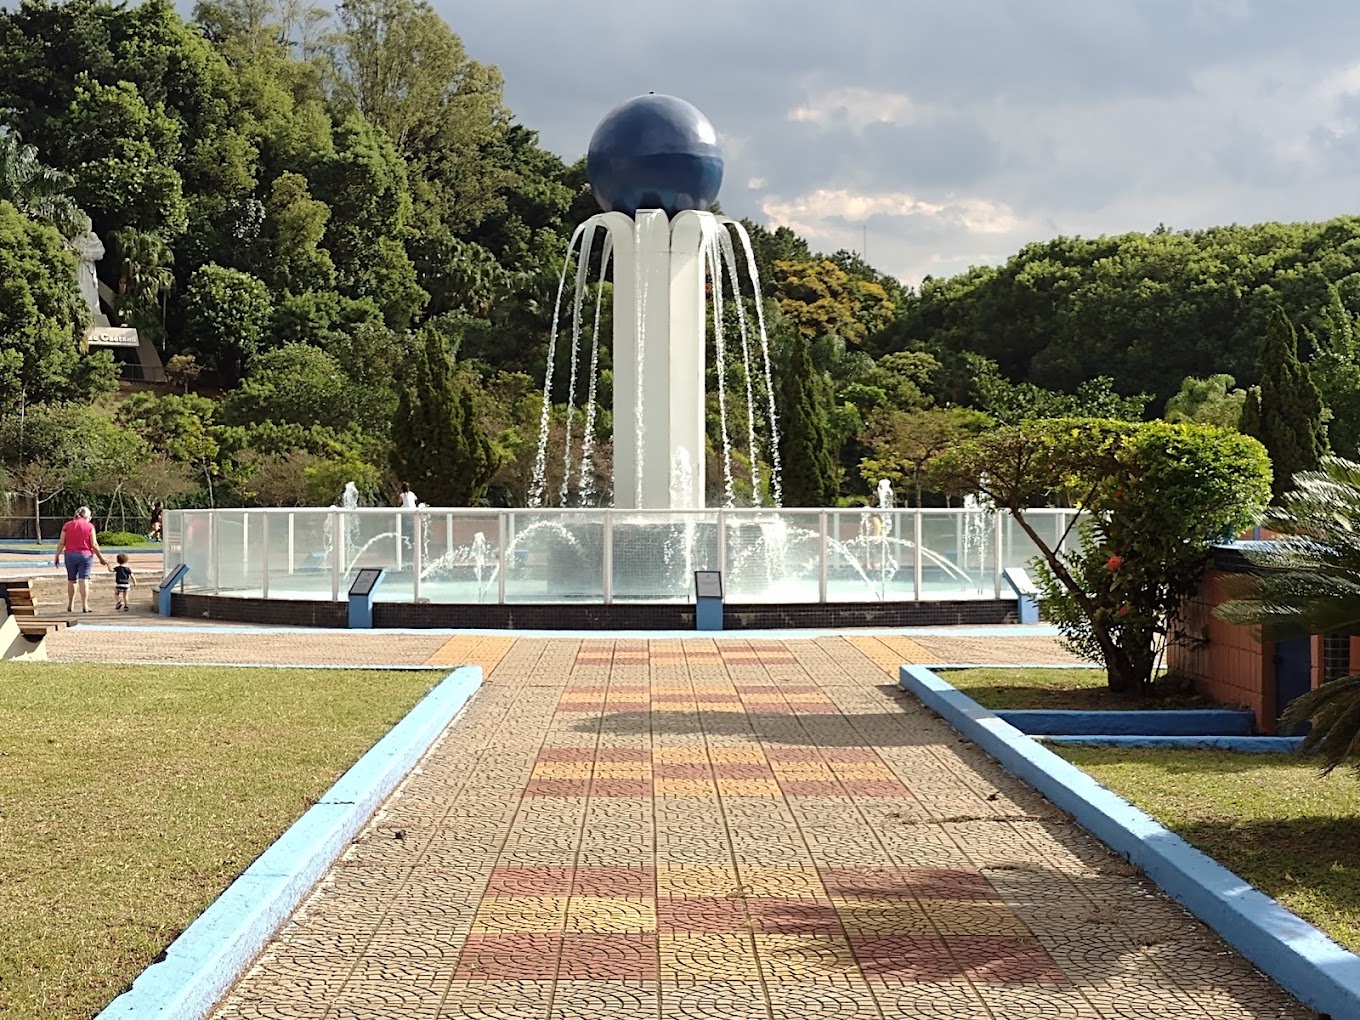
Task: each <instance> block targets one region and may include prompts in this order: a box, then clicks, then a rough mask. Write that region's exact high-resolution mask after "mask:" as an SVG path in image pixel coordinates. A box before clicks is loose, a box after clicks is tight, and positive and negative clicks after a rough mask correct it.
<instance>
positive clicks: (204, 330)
mask: <svg viewBox="0 0 1360 1020" xmlns="http://www.w3.org/2000/svg"><path fill="white" fill-rule="evenodd" d="M184 303H185V310H184V326H185V332H186V333H187V339H188V341H189V342H190V344H192V346H193V347H194V348H195V349H196V350H197V351H198V354H199V355H200V356H201V357H202V361H203V365H204V367H206V368H208V369H210V370H213V371H216V372H218V373H219V374H221V375H222V376H223V377H224V378H225V379H226V380H228V381H235V380H236V379H239V378H240V377H241V374H242V373H243V372H244V370H245V367H246V365H248V364H249V363H250V359H251V358H253V357H254V356H255V355H256V353H257V352H258V351H259V349H260V345H261V343H262V341H263V340H264V338H265V335H266V333H265V331H266V329H267V328H268V326H269V318H270V313H271V310H272V303H271V302H270V299H269V289H268V288H267V287H265V285H264V283H263V281H261V280H259V279H257V278H256V277H254V276H251V275H250V274H249V273H243V272H241V271H240V270H238V269H224V268H222V267H221V266H218V265H211V264H209V265H206V266H202V267H200V268H199V269H197V270H195V271H194V275H193V276H191V277H190V278H189V287H188V290H187V292H186V293H185V295H184Z"/></svg>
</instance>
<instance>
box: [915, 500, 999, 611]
mask: <svg viewBox="0 0 1360 1020" xmlns="http://www.w3.org/2000/svg"><path fill="white" fill-rule="evenodd" d="M995 522H996V515H995V514H993V513H991V512H990V511H987V510H973V509H961V510H935V509H926V510H922V511H921V598H922V599H966V598H978V597H980V596H983V595H986V596H988V597H990V596H991V593H992V591H993V587H994V585H993V581H994V578H993V575H992V571H993V559H994V554H993V553H992V552H991V549H992V548H993V547H994V545H993V543H994V542H995V531H994V529H995Z"/></svg>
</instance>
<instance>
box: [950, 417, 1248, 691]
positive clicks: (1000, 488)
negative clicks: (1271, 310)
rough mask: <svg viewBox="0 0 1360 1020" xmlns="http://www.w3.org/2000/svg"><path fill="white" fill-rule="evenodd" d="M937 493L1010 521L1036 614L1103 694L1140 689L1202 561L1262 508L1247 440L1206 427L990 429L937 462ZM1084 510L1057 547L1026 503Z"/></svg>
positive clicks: (1104, 423) (1036, 425) (1061, 421)
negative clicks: (1018, 536) (1104, 687)
mask: <svg viewBox="0 0 1360 1020" xmlns="http://www.w3.org/2000/svg"><path fill="white" fill-rule="evenodd" d="M933 470H934V474H935V476H936V478H937V484H939V486H940V488H941V489H942V490H944V491H946V492H955V493H967V492H980V493H982V494H983V495H984V496H986V497H988V498H989V499H990V500H991V501H992V502H994V503H995V504H996V505H997V506H999V507H1002V508H1004V509H1006V510H1009V511H1010V512H1011V514H1012V515H1013V516H1014V518H1015V521H1016V523H1017V524H1018V525H1019V526H1020V528H1021V530H1022V531H1024V532H1025V533H1026V534H1027V535H1028V536H1029V537H1030V538H1031V539H1032V540H1033V542H1034V544H1035V545H1036V546H1037V547H1038V549H1039V552H1040V556H1039V557H1038V559H1037V560H1035V561H1033V565H1034V567H1035V582H1036V584H1037V585H1038V587H1039V589H1040V591H1041V592H1042V593H1043V596H1044V604H1043V608H1044V614H1045V616H1046V617H1047V618H1048V619H1049V620H1051V621H1052V622H1054V623H1056V624H1057V625H1058V629H1059V630H1060V631H1061V632H1062V635H1063V637H1064V638H1065V639H1066V641H1067V643H1068V645H1069V647H1071V648H1072V649H1073V650H1074V651H1076V652H1078V653H1079V654H1081V655H1084V656H1088V657H1090V658H1093V659H1097V660H1100V661H1103V662H1104V663H1105V669H1106V673H1107V675H1108V677H1109V682H1110V687H1111V688H1112V689H1113V690H1117V691H1128V692H1131V693H1136V692H1146V690H1147V688H1148V687H1149V686H1150V685H1151V683H1152V678H1153V676H1154V675H1155V672H1156V668H1157V666H1158V664H1159V663H1160V660H1161V656H1162V653H1163V651H1164V649H1165V647H1166V643H1167V642H1168V641H1169V640H1170V639H1171V638H1173V637H1174V636H1175V635H1176V634H1177V632H1178V620H1179V616H1180V610H1181V606H1182V604H1183V603H1184V602H1185V600H1186V599H1188V598H1190V597H1191V596H1192V595H1193V594H1194V593H1195V592H1196V591H1197V590H1198V589H1199V583H1200V579H1201V577H1203V575H1204V571H1205V569H1206V568H1207V567H1208V565H1209V561H1210V550H1211V548H1212V546H1213V544H1214V543H1215V542H1220V541H1223V540H1224V539H1229V538H1232V537H1234V536H1235V534H1236V533H1237V532H1238V531H1239V530H1240V529H1241V528H1243V527H1245V526H1246V525H1247V524H1249V523H1251V521H1252V520H1253V519H1254V517H1255V515H1256V513H1257V511H1258V510H1259V509H1260V508H1261V507H1262V506H1264V504H1265V502H1266V500H1267V499H1269V497H1270V464H1269V461H1268V460H1267V458H1266V452H1265V449H1264V448H1263V447H1262V446H1261V444H1260V443H1258V442H1257V441H1256V440H1254V439H1251V438H1249V437H1247V436H1242V435H1238V434H1237V433H1234V432H1227V431H1224V430H1223V429H1217V428H1214V427H1213V426H1210V425H1172V424H1168V423H1167V422H1161V421H1155V422H1123V421H1113V420H1106V419H1098V418H1055V419H1039V420H1035V421H1029V422H1024V423H1022V424H1020V425H1012V426H1008V427H1006V428H1000V429H995V430H993V431H991V432H989V433H986V434H985V435H982V436H979V437H978V438H977V439H974V440H972V441H970V442H967V443H963V444H961V445H959V446H956V447H954V448H953V449H951V450H948V451H946V452H945V453H944V454H942V455H941V456H940V457H939V459H938V460H937V461H936V462H935V465H934V469H933ZM1054 499H1055V500H1059V501H1061V502H1063V503H1066V504H1067V505H1069V506H1078V507H1080V508H1081V509H1082V510H1084V511H1086V512H1085V513H1084V514H1083V515H1082V517H1081V521H1082V523H1081V524H1080V529H1081V530H1080V533H1079V535H1078V542H1077V544H1076V547H1075V548H1073V546H1072V545H1071V544H1067V545H1066V547H1064V548H1059V546H1058V544H1057V543H1056V542H1055V541H1054V539H1053V538H1052V537H1050V536H1049V535H1046V534H1043V533H1041V532H1040V531H1038V530H1036V527H1035V523H1034V522H1031V521H1030V520H1029V518H1028V517H1027V515H1026V511H1027V509H1028V508H1029V507H1030V506H1034V505H1036V504H1037V505H1042V504H1043V502H1045V501H1047V500H1054Z"/></svg>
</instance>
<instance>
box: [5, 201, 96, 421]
mask: <svg viewBox="0 0 1360 1020" xmlns="http://www.w3.org/2000/svg"><path fill="white" fill-rule="evenodd" d="M75 273H76V258H75V255H74V254H73V253H72V252H71V251H70V250H69V249H68V248H67V247H66V245H65V244H64V243H63V242H62V238H61V235H60V234H58V233H57V231H56V230H55V229H53V228H52V227H46V226H40V225H38V224H37V223H34V222H33V221H32V220H30V219H27V218H26V217H24V216H22V215H20V214H19V212H18V210H16V209H15V208H14V206H12V205H10V204H9V203H8V202H5V201H0V408H19V407H23V406H24V405H25V404H30V403H36V402H40V401H45V400H67V399H85V398H88V397H90V396H92V395H93V394H95V393H97V392H101V391H103V390H105V389H107V388H108V384H109V383H110V382H111V378H110V376H111V370H112V362H111V359H110V358H109V356H108V355H107V354H103V355H99V356H96V357H90V358H82V357H81V354H80V347H81V345H82V344H83V342H84V339H85V329H86V327H87V326H88V325H89V315H90V313H89V309H88V308H87V307H86V306H85V303H84V301H83V300H82V299H81V295H80V289H79V287H78V286H77V284H76V275H75Z"/></svg>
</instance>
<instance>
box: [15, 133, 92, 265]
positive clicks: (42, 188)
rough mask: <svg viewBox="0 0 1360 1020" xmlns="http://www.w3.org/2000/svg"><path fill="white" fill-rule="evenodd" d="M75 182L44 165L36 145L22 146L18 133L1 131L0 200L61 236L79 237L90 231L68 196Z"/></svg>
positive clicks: (86, 221)
mask: <svg viewBox="0 0 1360 1020" xmlns="http://www.w3.org/2000/svg"><path fill="white" fill-rule="evenodd" d="M74 183H75V182H74V180H73V179H72V178H71V175H70V174H65V173H62V172H61V171H60V170H53V169H52V168H51V167H49V166H44V165H43V164H42V163H41V162H40V161H39V159H38V149H37V146H33V145H25V144H24V142H23V139H21V138H20V137H19V133H18V132H17V131H5V130H3V129H0V200H3V201H6V202H9V203H10V204H11V205H13V206H14V207H15V208H16V209H18V210H19V212H21V213H23V214H24V215H25V216H27V217H29V218H30V219H34V220H39V221H40V222H43V223H50V224H51V225H52V226H54V227H56V228H57V230H58V231H60V232H61V235H62V236H63V237H66V238H73V237H79V236H80V235H81V234H85V233H88V232H89V230H90V217H89V216H87V215H86V214H85V212H84V210H82V209H81V208H80V206H78V205H77V204H76V202H75V199H73V198H72V197H71V196H70V194H68V192H69V191H70V190H71V186H72V185H73V184H74Z"/></svg>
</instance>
